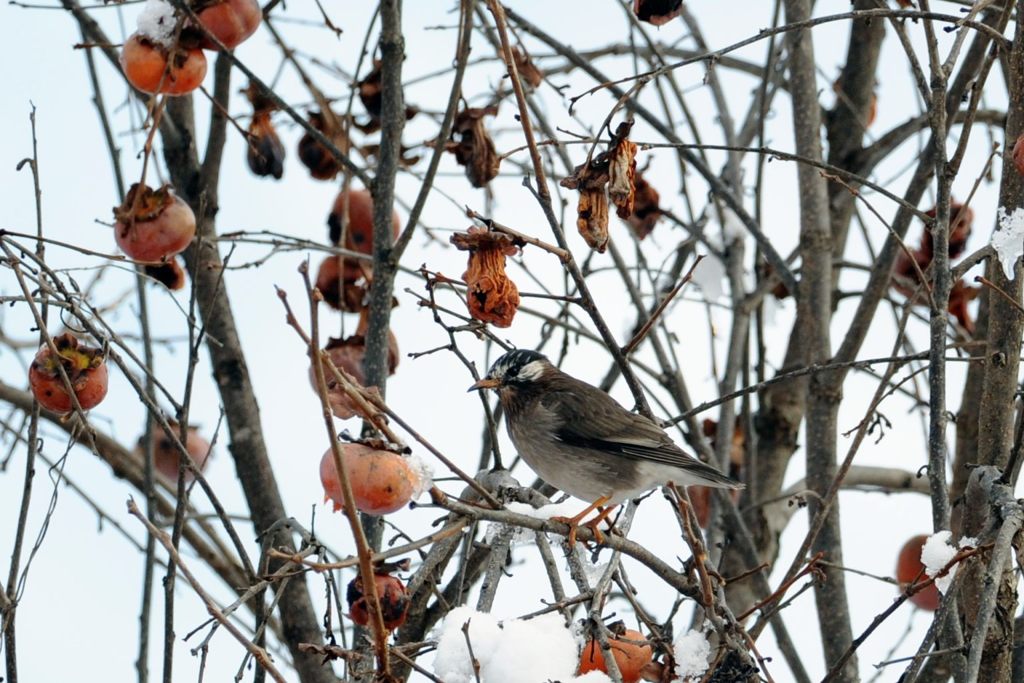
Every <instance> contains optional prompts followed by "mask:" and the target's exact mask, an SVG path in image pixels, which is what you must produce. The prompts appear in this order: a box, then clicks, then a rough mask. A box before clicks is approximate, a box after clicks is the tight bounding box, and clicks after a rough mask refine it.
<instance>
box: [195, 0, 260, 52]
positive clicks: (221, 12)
mask: <svg viewBox="0 0 1024 683" xmlns="http://www.w3.org/2000/svg"><path fill="white" fill-rule="evenodd" d="M204 4H205V6H204V7H203V8H202V9H200V10H199V13H198V14H199V23H200V25H201V26H202V27H203V28H205V29H206V30H207V31H209V32H210V34H211V35H213V36H214V37H215V38H216V39H217V40H219V41H220V42H221V43H222V44H223V45H224V47H226V48H227V49H229V50H231V49H233V48H235V47H237V46H238V45H240V44H242V43H243V42H244V41H245V40H246V39H248V38H249V36H251V35H252V34H253V33H255V32H256V29H257V28H259V26H260V22H262V21H263V12H262V11H261V10H260V6H259V3H257V2H256V0H214V1H213V2H208V3H204ZM200 45H201V47H203V48H205V49H207V50H216V49H217V44H216V43H214V42H213V41H212V40H210V39H209V38H206V37H205V36H204V37H203V40H202V42H201V43H200Z"/></svg>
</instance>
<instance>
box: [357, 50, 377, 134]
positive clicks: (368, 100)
mask: <svg viewBox="0 0 1024 683" xmlns="http://www.w3.org/2000/svg"><path fill="white" fill-rule="evenodd" d="M382 65H383V62H381V60H379V59H375V60H373V69H372V70H371V71H370V73H368V74H366V77H365V78H363V80H361V81H359V83H358V84H357V85H358V87H359V100H360V101H361V102H362V103H363V106H364V107H366V113H367V114H369V115H370V118H372V119H375V120H378V121H379V120H380V112H381V104H382V102H383V97H382V93H383V92H384V87H383V86H382V85H381V76H382V71H381V66H382Z"/></svg>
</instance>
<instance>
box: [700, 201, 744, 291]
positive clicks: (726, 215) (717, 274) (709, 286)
mask: <svg viewBox="0 0 1024 683" xmlns="http://www.w3.org/2000/svg"><path fill="white" fill-rule="evenodd" d="M713 214H714V216H715V217H716V218H718V224H719V225H720V226H721V230H707V231H705V233H704V237H705V238H706V239H707V241H708V244H709V245H711V246H712V247H714V248H715V249H725V247H727V246H728V245H730V244H732V243H733V242H735V241H736V240H741V239H743V238H744V237H745V236H746V234H747V228H746V226H745V225H743V221H741V220H740V217H739V216H738V215H737V214H736V212H735V211H733V210H732V209H730V208H729V207H727V206H724V207H722V211H721V213H719V212H718V211H714V212H713ZM725 275H726V273H725V264H724V263H722V262H721V261H720V260H719V259H718V257H716V256H714V255H712V254H708V256H707V257H706V258H705V259H704V260H703V261H701V262H700V263H699V264H697V267H696V268H695V269H694V271H693V281H694V282H695V283H696V284H697V285H699V286H700V290H701V291H702V292H703V293H704V297H705V298H706V299H707V300H708V301H718V300H719V299H720V298H721V297H722V295H723V294H724V293H725V288H724V287H723V286H722V281H723V280H724V279H725Z"/></svg>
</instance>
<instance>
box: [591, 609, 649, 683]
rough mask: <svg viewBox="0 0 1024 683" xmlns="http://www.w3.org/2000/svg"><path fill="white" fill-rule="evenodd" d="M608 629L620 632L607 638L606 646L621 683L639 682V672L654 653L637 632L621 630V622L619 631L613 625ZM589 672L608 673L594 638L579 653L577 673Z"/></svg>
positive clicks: (598, 644) (599, 647)
mask: <svg viewBox="0 0 1024 683" xmlns="http://www.w3.org/2000/svg"><path fill="white" fill-rule="evenodd" d="M610 628H612V631H613V633H614V632H615V631H616V630H619V631H620V633H617V634H616V635H615V637H612V638H608V646H609V647H610V648H611V651H612V656H613V657H614V658H615V663H616V664H617V665H618V667H619V673H621V674H622V681H623V683H637V681H639V680H640V672H641V671H642V670H643V668H644V666H645V665H646V664H648V663H649V662H650V661H651V658H652V657H653V654H654V653H653V651H652V650H651V646H650V645H648V644H647V639H646V638H644V635H643V634H642V633H640V632H639V631H631V630H628V629H622V628H621V622H620V628H619V629H616V628H615V625H613V626H612V627H610ZM589 671H603V672H604V673H608V667H607V666H606V665H605V662H604V653H603V652H602V651H601V645H600V643H598V642H597V640H596V639H594V638H591V639H590V640H589V641H587V644H586V646H584V648H583V652H582V653H580V667H579V672H578V673H579V674H581V675H582V674H585V673H587V672H589Z"/></svg>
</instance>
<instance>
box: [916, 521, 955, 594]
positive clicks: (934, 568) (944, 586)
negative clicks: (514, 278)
mask: <svg viewBox="0 0 1024 683" xmlns="http://www.w3.org/2000/svg"><path fill="white" fill-rule="evenodd" d="M952 537H953V532H952V531H948V530H943V531H936V532H935V533H934V534H932V535H931V536H929V537H928V540H927V541H925V542H924V546H922V548H921V564H923V565H924V571H925V573H926V574H927V575H928V577H929V578H933V579H935V587H936V588H938V589H939V591H940V592H942V593H945V592H946V591H947V590H949V584H950V583H952V581H953V574H955V573H956V571H955V570H952V571H950V572H949V573H948V574H946V575H945V576H941V577H939V578H935V577H936V575H937V574H938V573H939V572H940V571H942V568H943V567H945V566H946V565H947V564H949V561H950V560H952V559H953V556H954V555H956V548H954V547H953V546H952V545H950V543H949V542H950V539H951V538H952Z"/></svg>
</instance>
